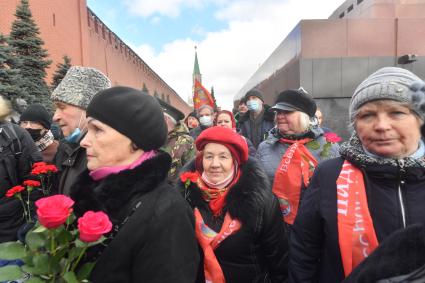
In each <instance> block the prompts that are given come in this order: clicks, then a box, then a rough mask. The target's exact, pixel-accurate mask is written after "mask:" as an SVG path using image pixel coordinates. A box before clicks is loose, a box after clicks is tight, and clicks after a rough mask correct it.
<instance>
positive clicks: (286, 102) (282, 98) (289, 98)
mask: <svg viewBox="0 0 425 283" xmlns="http://www.w3.org/2000/svg"><path fill="white" fill-rule="evenodd" d="M270 109H271V110H285V111H301V112H304V113H306V114H307V115H308V116H310V117H314V114H315V113H316V110H317V106H316V102H315V101H314V99H313V97H311V95H310V94H308V93H307V92H305V91H302V90H298V89H288V90H285V91H282V92H281V93H279V95H278V96H277V99H276V105H275V106H273V107H272V108H270Z"/></svg>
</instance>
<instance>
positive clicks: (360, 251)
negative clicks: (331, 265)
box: [336, 161, 379, 277]
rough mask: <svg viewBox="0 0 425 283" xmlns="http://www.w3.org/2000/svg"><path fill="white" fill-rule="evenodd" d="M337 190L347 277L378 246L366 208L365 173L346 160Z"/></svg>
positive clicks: (343, 256)
mask: <svg viewBox="0 0 425 283" xmlns="http://www.w3.org/2000/svg"><path fill="white" fill-rule="evenodd" d="M336 190H337V213H338V238H339V248H340V250H341V258H342V265H343V267H344V273H345V276H346V277H347V276H348V275H349V274H350V273H351V271H352V270H353V269H354V268H355V267H356V266H357V265H358V264H359V263H360V262H362V261H363V260H364V259H365V258H366V257H367V256H368V255H369V254H370V253H371V252H373V250H374V249H375V248H376V247H377V246H378V245H379V243H378V240H377V238H376V234H375V229H374V227H373V222H372V217H371V216H370V212H369V207H368V205H367V197H366V188H365V185H364V180H363V173H362V172H361V171H360V170H359V169H358V168H356V167H354V166H353V165H352V164H351V163H350V162H348V161H345V162H344V164H343V165H342V169H341V173H340V174H339V176H338V179H337V181H336Z"/></svg>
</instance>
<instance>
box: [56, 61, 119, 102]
mask: <svg viewBox="0 0 425 283" xmlns="http://www.w3.org/2000/svg"><path fill="white" fill-rule="evenodd" d="M110 87H111V82H110V81H109V79H108V78H107V77H106V76H105V75H104V74H103V73H102V72H100V71H99V70H96V69H94V68H88V67H81V66H72V67H71V68H69V70H68V72H67V73H66V75H65V77H64V78H63V79H62V81H61V83H60V84H59V85H58V86H57V87H56V88H55V90H53V92H52V95H51V98H52V100H53V101H60V102H64V103H67V104H71V105H74V106H77V107H80V108H83V109H86V108H87V106H88V105H89V103H90V100H91V99H92V98H93V96H94V95H95V94H96V93H98V92H99V91H101V90H104V89H107V88H110Z"/></svg>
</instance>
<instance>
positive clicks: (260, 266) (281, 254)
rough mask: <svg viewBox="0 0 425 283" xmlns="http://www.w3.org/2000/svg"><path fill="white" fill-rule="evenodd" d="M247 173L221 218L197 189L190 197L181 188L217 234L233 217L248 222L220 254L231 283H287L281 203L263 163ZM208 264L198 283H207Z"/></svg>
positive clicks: (249, 164) (245, 169)
mask: <svg viewBox="0 0 425 283" xmlns="http://www.w3.org/2000/svg"><path fill="white" fill-rule="evenodd" d="M184 169H185V170H183V172H187V171H194V170H195V169H194V162H192V163H190V164H188V166H186V167H185V168H184ZM241 170H242V174H241V176H240V179H239V181H238V182H237V183H236V184H235V185H234V186H233V187H232V188H231V189H230V191H229V193H228V195H227V197H226V206H225V207H224V209H223V213H222V216H221V217H214V216H213V214H212V212H211V210H210V208H209V206H208V203H207V202H206V201H205V200H204V199H203V198H202V195H201V192H200V189H199V188H198V187H197V186H196V185H195V184H191V185H190V186H189V187H188V189H187V191H185V188H184V185H183V184H182V183H181V182H180V183H179V184H178V186H179V189H180V190H181V191H182V192H185V193H186V195H187V200H188V201H189V203H190V205H191V206H192V208H195V207H197V208H198V209H199V210H200V212H201V214H202V217H203V219H204V222H205V223H206V225H208V226H209V227H210V228H211V229H213V230H214V231H216V232H219V231H220V229H221V226H222V224H223V220H224V214H225V213H226V212H227V211H228V212H229V214H230V215H231V216H232V218H236V219H238V220H240V221H241V222H242V228H241V229H240V230H239V231H238V232H236V233H235V234H233V235H231V236H229V237H228V238H226V239H225V240H224V241H223V242H222V243H221V244H220V245H219V246H218V247H217V248H216V249H215V255H216V257H217V259H218V261H219V263H220V266H221V268H222V270H223V273H224V277H225V278H226V282H227V283H251V282H256V283H257V282H262V283H263V282H273V283H276V282H285V281H286V279H287V261H288V243H287V236H286V231H285V227H284V224H283V222H282V220H281V214H280V210H279V204H278V201H277V199H276V198H275V197H274V195H273V194H272V193H271V189H270V184H269V182H268V179H267V176H266V174H265V173H264V171H263V170H262V169H261V168H260V167H259V166H258V163H257V161H255V160H254V159H251V158H250V159H249V160H248V162H247V163H246V164H244V165H242V167H241ZM201 253H202V252H201ZM202 259H203V255H202V256H201V264H200V265H199V266H200V270H199V274H198V280H197V282H198V283H201V282H202V283H204V282H205V279H204V270H203V263H202Z"/></svg>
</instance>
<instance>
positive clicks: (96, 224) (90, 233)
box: [78, 211, 112, 243]
mask: <svg viewBox="0 0 425 283" xmlns="http://www.w3.org/2000/svg"><path fill="white" fill-rule="evenodd" d="M111 229H112V223H111V221H109V217H108V215H106V214H105V213H103V212H102V211H99V212H94V211H87V212H86V213H84V215H83V217H80V218H79V219H78V230H79V231H80V240H81V241H83V242H86V243H90V242H96V241H97V240H99V239H100V237H102V235H103V234H106V233H108V232H109V231H111Z"/></svg>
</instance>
